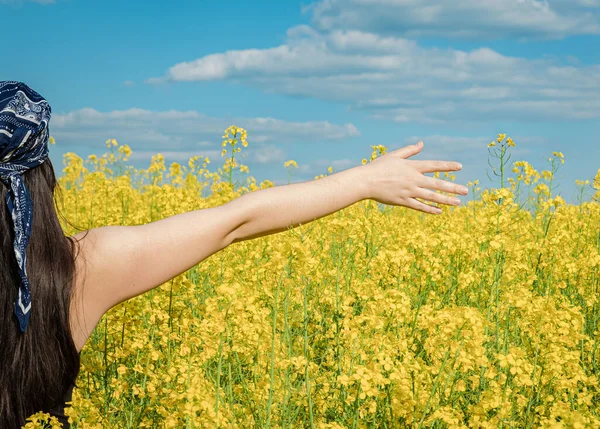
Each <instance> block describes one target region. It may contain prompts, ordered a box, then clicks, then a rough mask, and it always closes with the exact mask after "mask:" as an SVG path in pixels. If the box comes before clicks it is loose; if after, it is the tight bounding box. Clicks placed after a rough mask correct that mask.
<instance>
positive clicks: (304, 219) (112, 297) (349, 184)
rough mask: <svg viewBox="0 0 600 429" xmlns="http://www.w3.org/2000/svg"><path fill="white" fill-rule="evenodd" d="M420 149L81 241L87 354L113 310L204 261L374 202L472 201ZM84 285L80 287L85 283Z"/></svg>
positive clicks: (79, 325)
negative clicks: (91, 338) (421, 155)
mask: <svg viewBox="0 0 600 429" xmlns="http://www.w3.org/2000/svg"><path fill="white" fill-rule="evenodd" d="M423 147H424V145H423V143H422V142H419V143H417V144H416V145H412V146H406V147H403V148H401V149H398V150H395V151H392V152H389V153H387V154H386V155H384V156H381V157H379V158H377V159H375V160H373V161H372V162H370V163H367V164H366V165H361V166H358V167H354V168H350V169H348V170H344V171H342V172H339V173H336V174H332V175H330V176H327V177H325V178H322V179H318V180H313V181H308V182H303V183H294V184H290V185H285V186H276V187H273V188H267V189H261V190H259V191H255V192H252V193H249V194H244V195H242V196H241V197H239V198H237V199H235V200H233V201H230V202H229V203H227V204H223V205H221V206H218V207H212V208H208V209H202V210H195V211H191V212H187V213H182V214H178V215H174V216H170V217H168V218H165V219H161V220H159V221H155V222H151V223H148V224H144V225H136V226H105V227H100V228H94V229H91V230H89V232H88V235H87V236H86V237H85V238H83V236H84V235H85V232H82V233H80V234H77V235H75V238H77V239H78V240H81V246H82V247H81V252H82V256H83V257H79V258H77V260H76V270H77V273H83V276H81V275H79V276H78V280H77V281H76V284H74V291H73V296H74V299H72V300H71V330H72V332H73V338H74V341H75V344H76V346H77V349H78V350H79V351H81V349H82V348H83V346H84V345H85V343H86V342H87V340H88V338H89V336H90V334H91V333H92V331H93V330H94V328H95V327H96V325H97V323H98V322H99V320H100V318H101V317H102V316H103V315H104V313H106V312H107V311H108V310H110V309H111V308H112V307H114V306H115V305H117V304H119V303H121V302H123V301H126V300H128V299H130V298H133V297H135V296H138V295H141V294H143V293H145V292H148V291H149V290H151V289H153V288H155V287H157V286H160V285H161V284H163V283H165V282H167V281H168V280H170V279H172V278H173V277H176V276H178V275H179V274H182V273H184V272H185V271H187V270H189V269H190V268H192V267H193V266H195V265H197V264H199V263H200V262H202V261H203V260H204V259H206V258H208V257H209V256H211V255H213V254H214V253H217V252H218V251H220V250H222V249H224V248H226V247H227V246H229V245H231V244H233V243H238V242H241V241H245V240H250V239H255V238H258V237H263V236H265V235H270V234H275V233H278V232H282V231H285V230H287V229H288V228H290V227H292V228H295V227H296V226H299V225H304V224H307V223H310V222H312V221H314V220H316V219H319V218H321V217H324V216H327V215H329V214H331V213H334V212H337V211H339V210H341V209H343V208H346V207H348V206H350V205H352V204H354V203H356V202H359V201H362V200H365V199H373V200H375V201H378V202H380V203H384V204H389V205H395V206H404V207H408V208H411V209H415V210H419V211H422V212H424V213H429V214H439V213H441V210H440V209H438V208H435V207H433V206H431V205H429V204H425V203H423V202H420V201H417V200H416V199H415V198H420V199H423V200H426V201H431V202H436V203H440V204H445V205H459V204H460V200H458V199H456V201H452V200H453V198H454V197H451V196H447V195H441V194H439V193H436V192H435V191H436V190H440V191H445V192H448V193H452V194H456V195H467V193H468V190H467V188H466V187H464V186H461V185H458V184H456V183H452V182H448V181H444V180H439V179H433V178H431V177H428V176H425V175H424V173H431V172H436V171H439V172H445V171H448V172H451V171H458V170H460V169H461V168H462V166H461V165H460V164H458V163H456V162H448V161H417V160H409V159H408V158H410V157H411V156H414V155H416V154H418V153H419V152H421V150H422V149H423ZM82 278H84V279H85V283H82V281H81V279H82Z"/></svg>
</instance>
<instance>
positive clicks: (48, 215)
mask: <svg viewBox="0 0 600 429" xmlns="http://www.w3.org/2000/svg"><path fill="white" fill-rule="evenodd" d="M22 177H23V180H24V182H25V185H26V187H27V189H28V190H29V193H30V195H31V199H32V202H33V226H32V231H31V237H30V240H29V245H28V247H27V267H26V269H27V277H28V279H29V283H30V287H31V301H32V306H31V318H30V320H29V326H28V327H27V329H26V331H25V333H21V331H20V329H19V325H18V322H17V319H16V317H15V315H14V303H15V299H16V297H17V294H18V285H19V274H18V268H17V262H16V257H15V254H14V251H13V243H12V242H13V239H14V232H13V228H12V220H11V218H10V213H9V212H8V208H7V206H6V202H5V194H6V187H5V186H4V184H3V183H2V182H0V242H1V246H2V247H1V248H0V250H1V252H2V253H1V257H0V315H1V316H0V428H2V429H12V428H19V427H21V426H22V425H24V424H25V423H26V418H27V417H29V416H30V415H32V414H34V413H36V412H38V411H46V410H49V409H51V408H53V407H54V406H55V405H57V404H59V403H61V402H62V400H63V398H64V394H65V392H66V391H67V389H68V388H69V387H70V386H71V385H72V384H74V383H75V379H76V378H77V375H78V373H79V365H80V361H79V353H78V352H77V348H76V346H75V343H74V341H73V337H72V335H71V328H70V323H69V307H70V302H71V293H72V289H73V282H74V281H75V275H76V273H75V258H76V257H77V253H79V252H78V249H79V247H78V245H77V244H78V242H77V240H75V239H73V238H71V237H67V236H66V235H65V233H64V231H63V229H62V227H61V225H60V222H59V218H58V214H59V213H60V211H59V210H57V209H58V207H55V201H57V200H56V197H57V194H55V191H60V186H57V180H56V176H55V174H54V168H53V166H52V163H51V162H50V159H46V160H45V161H44V162H43V163H42V164H40V165H39V166H37V167H35V168H33V169H31V170H28V171H26V172H25V173H23V176H22ZM57 206H58V205H57ZM61 217H62V218H63V220H65V221H67V220H66V219H65V218H64V217H63V216H62V214H61ZM67 222H68V221H67ZM68 223H69V224H70V222H68Z"/></svg>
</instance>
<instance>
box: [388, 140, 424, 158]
mask: <svg viewBox="0 0 600 429" xmlns="http://www.w3.org/2000/svg"><path fill="white" fill-rule="evenodd" d="M421 150H423V142H422V141H419V142H418V143H417V144H414V145H410V146H404V147H403V148H400V149H397V150H395V151H393V152H391V153H393V154H394V155H397V156H399V157H400V158H404V159H406V158H410V157H411V156H414V155H416V154H418V153H419V152H421Z"/></svg>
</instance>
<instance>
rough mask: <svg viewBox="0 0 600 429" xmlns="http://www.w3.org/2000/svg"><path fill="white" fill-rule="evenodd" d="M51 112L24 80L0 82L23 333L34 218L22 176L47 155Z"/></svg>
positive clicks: (2, 158)
mask: <svg viewBox="0 0 600 429" xmlns="http://www.w3.org/2000/svg"><path fill="white" fill-rule="evenodd" d="M50 115H51V109H50V105H49V104H48V102H47V101H46V100H45V99H44V97H42V96H41V95H40V94H38V93H37V92H35V91H34V90H33V89H31V88H29V87H28V86H27V85H25V84H24V83H21V82H14V81H0V180H1V181H2V183H4V185H5V186H6V188H7V192H6V204H7V205H8V210H9V212H10V214H11V217H12V223H13V229H14V233H15V237H14V241H13V247H14V250H15V256H16V259H17V264H18V266H19V276H20V278H21V284H20V285H19V295H18V297H17V301H16V302H15V314H16V316H17V319H18V321H19V326H20V328H21V332H25V329H26V328H27V324H28V323H29V316H30V314H31V294H30V291H29V281H28V280H27V271H26V266H27V259H26V249H27V244H28V243H29V236H30V235H31V225H32V221H33V205H32V202H31V196H30V194H29V191H28V190H27V188H26V187H25V182H23V178H22V177H21V175H22V174H23V173H24V172H25V171H27V170H29V169H31V168H34V167H37V166H38V165H40V164H41V163H43V162H44V161H45V160H46V159H47V158H48V139H49V134H48V123H49V122H50Z"/></svg>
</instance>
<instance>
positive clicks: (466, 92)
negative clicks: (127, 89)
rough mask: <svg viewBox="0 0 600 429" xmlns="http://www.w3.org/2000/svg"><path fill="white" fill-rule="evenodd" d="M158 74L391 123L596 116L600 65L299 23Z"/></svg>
mask: <svg viewBox="0 0 600 429" xmlns="http://www.w3.org/2000/svg"><path fill="white" fill-rule="evenodd" d="M381 1H383V0H381ZM594 1H595V0H594ZM159 79H162V81H197V80H214V79H229V80H232V81H236V82H241V83H245V84H248V85H252V86H258V87H260V88H262V89H263V90H265V91H268V92H278V93H283V94H291V95H299V96H305V97H311V98H317V99H321V100H326V101H334V102H342V103H345V104H348V105H349V107H350V108H352V109H364V110H367V111H369V112H370V113H371V114H372V116H373V117H374V118H380V119H388V120H394V121H396V122H421V123H428V124H436V123H453V122H459V121H460V122H464V121H473V122H480V121H482V120H493V121H498V120H528V121H546V120H574V119H575V120H577V119H593V118H599V117H600V65H593V66H586V65H578V64H573V62H572V60H571V64H569V65H561V64H557V63H556V62H554V61H551V60H541V59H526V58H519V57H511V56H506V55H502V54H501V53H499V52H496V51H494V50H492V49H489V48H486V47H481V48H478V49H474V50H471V51H461V50H457V49H438V48H429V47H424V46H421V45H419V44H418V43H417V42H415V41H412V40H407V39H403V38H398V37H392V36H382V35H378V34H373V33H368V32H362V31H339V30H335V31H332V32H330V33H321V32H317V31H316V30H314V29H313V28H310V27H307V26H299V27H294V28H292V29H290V30H289V31H288V41H287V43H285V44H283V45H281V46H277V47H274V48H269V49H249V50H239V51H227V52H224V53H220V54H213V55H208V56H205V57H202V58H199V59H197V60H194V61H190V62H184V63H180V64H176V65H174V66H173V67H171V68H170V69H169V70H168V72H167V74H166V76H165V77H163V78H159Z"/></svg>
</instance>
